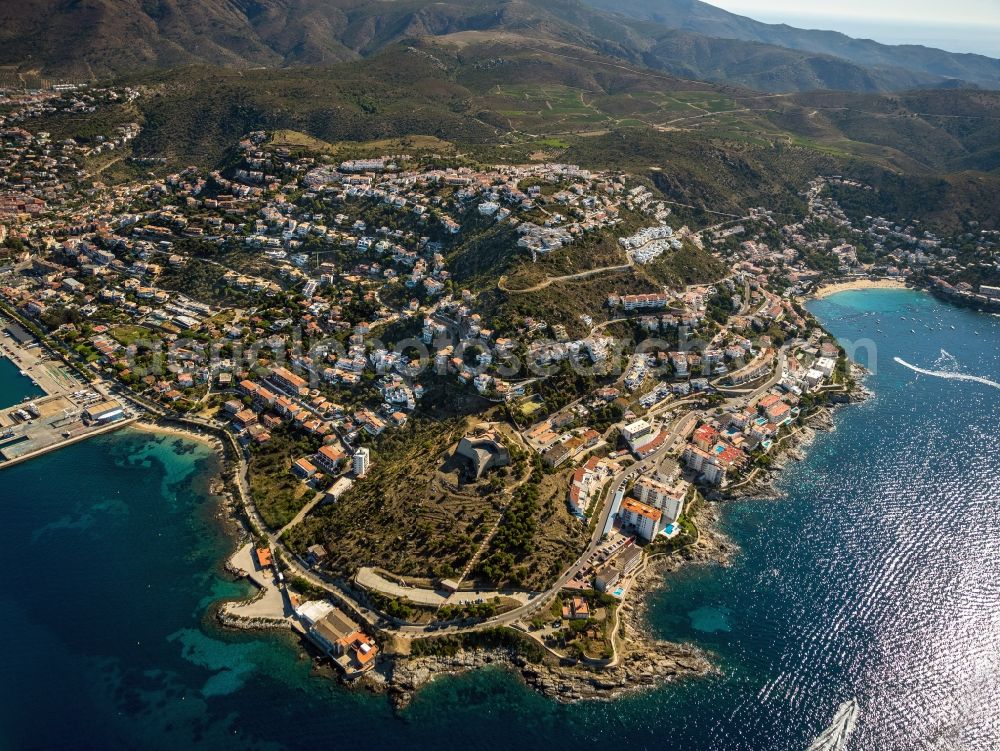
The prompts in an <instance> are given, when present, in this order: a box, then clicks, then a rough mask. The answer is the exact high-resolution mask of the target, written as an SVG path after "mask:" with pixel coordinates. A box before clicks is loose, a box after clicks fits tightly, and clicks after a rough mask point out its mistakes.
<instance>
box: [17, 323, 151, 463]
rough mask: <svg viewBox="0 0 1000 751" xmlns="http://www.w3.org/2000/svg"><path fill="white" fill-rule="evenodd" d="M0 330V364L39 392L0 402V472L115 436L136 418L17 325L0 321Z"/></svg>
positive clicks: (99, 387) (98, 385) (100, 387)
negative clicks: (2, 361) (15, 371)
mask: <svg viewBox="0 0 1000 751" xmlns="http://www.w3.org/2000/svg"><path fill="white" fill-rule="evenodd" d="M0 328H2V330H0V358H2V359H5V360H7V361H9V363H11V364H12V365H13V366H14V367H16V368H17V369H18V371H19V373H20V375H21V376H22V377H24V378H26V379H30V381H31V383H32V385H33V386H34V388H35V389H36V390H37V392H39V393H38V395H37V396H31V395H28V396H24V397H23V398H22V399H21V401H20V402H17V403H15V404H7V403H6V400H2V401H0V407H2V408H0V469H3V468H6V467H9V466H12V465H14V464H18V463H20V462H23V461H27V460H28V459H31V458H34V457H36V456H40V455H41V454H45V453H47V452H49V451H54V450H56V449H58V448H61V447H63V446H66V445H69V444H72V443H77V442H78V441H81V440H85V439H87V438H91V437H93V436H95V435H99V434H101V433H107V432H110V431H112V430H117V429H119V428H121V427H123V426H124V425H126V424H128V423H130V422H132V421H133V420H134V419H135V418H136V415H134V414H133V412H132V410H131V409H130V408H129V407H127V406H125V405H122V404H121V403H120V402H119V401H118V400H116V399H113V398H111V397H109V396H108V394H107V393H106V391H105V390H104V389H103V387H102V386H101V385H100V384H86V383H84V382H82V381H81V379H79V378H78V377H77V376H76V375H75V374H74V373H73V372H72V370H71V369H70V368H69V367H68V366H67V365H66V364H65V363H63V362H62V361H60V360H58V359H56V358H55V357H53V356H52V355H51V354H49V352H48V351H47V350H46V349H45V348H43V347H42V346H41V345H40V343H39V342H38V340H37V339H36V338H35V337H34V336H33V335H32V334H31V333H30V332H28V331H26V330H25V329H24V328H23V327H21V326H20V325H19V324H18V323H16V322H13V321H11V320H9V319H6V318H0Z"/></svg>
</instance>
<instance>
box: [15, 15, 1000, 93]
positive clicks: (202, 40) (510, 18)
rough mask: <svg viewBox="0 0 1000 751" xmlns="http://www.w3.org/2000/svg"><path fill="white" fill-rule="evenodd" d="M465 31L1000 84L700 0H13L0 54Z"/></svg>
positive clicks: (868, 87)
mask: <svg viewBox="0 0 1000 751" xmlns="http://www.w3.org/2000/svg"><path fill="white" fill-rule="evenodd" d="M468 31H477V32H481V33H486V34H497V35H503V36H504V37H505V38H506V39H508V40H512V39H520V40H522V41H523V42H524V43H525V44H538V43H539V42H540V41H542V42H544V41H546V40H548V41H553V40H554V41H559V42H562V43H567V44H572V45H575V46H578V47H580V48H582V49H586V50H588V51H594V52H599V53H601V54H603V55H607V56H612V57H617V58H620V59H622V60H625V61H627V62H629V63H632V64H636V65H644V66H647V67H650V68H655V69H659V70H663V71H666V72H668V73H671V74H674V75H677V76H680V77H684V78H691V79H698V80H708V81H715V82H724V83H729V84H734V85H738V86H742V87H745V88H750V89H755V90H760V91H766V92H789V91H808V90H815V89H838V90H848V91H862V92H864V91H867V92H879V91H897V90H905V89H915V88H949V87H967V86H979V87H984V88H993V89H1000V61H997V60H994V59H991V58H987V57H983V56H978V55H962V54H955V53H949V52H943V51H941V50H933V49H927V48H923V47H917V46H904V47H893V46H888V45H882V44H878V43H875V42H871V41H861V40H855V39H852V38H850V37H848V36H846V35H843V34H838V33H836V32H819V31H803V30H800V29H794V28H792V27H790V26H784V25H771V24H764V23H760V22H758V21H753V20H751V19H749V18H744V17H742V16H738V15H736V14H733V13H729V12H727V11H724V10H721V9H719V8H716V7H714V6H711V5H708V4H706V3H701V2H697V0H586V2H583V1H582V0H452V1H451V2H429V1H428V0H158V2H155V3H154V2H147V1H146V0H18V1H17V2H10V1H9V0H8V2H6V3H3V4H2V5H0V65H5V66H14V67H16V68H17V69H19V70H21V71H32V72H40V73H42V74H43V75H45V76H47V77H57V78H58V77H62V78H68V79H85V78H98V77H105V76H112V75H120V74H134V73H135V72H139V71H143V70H153V69H163V68H172V67H177V66H182V65H190V64H207V65H213V66H222V67H236V68H253V67H287V66H293V65H328V64H331V63H336V62H342V61H347V60H353V59H359V58H364V57H368V56H369V55H371V54H373V53H375V52H378V51H380V50H382V49H385V48H386V47H388V46H390V45H393V44H396V43H398V42H400V41H403V40H406V39H414V38H418V37H425V36H433V37H447V36H449V35H452V34H456V33H460V32H468Z"/></svg>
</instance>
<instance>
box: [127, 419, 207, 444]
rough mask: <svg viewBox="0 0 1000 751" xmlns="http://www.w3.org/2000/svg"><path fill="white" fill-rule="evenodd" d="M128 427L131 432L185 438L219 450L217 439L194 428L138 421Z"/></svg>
mask: <svg viewBox="0 0 1000 751" xmlns="http://www.w3.org/2000/svg"><path fill="white" fill-rule="evenodd" d="M129 427H131V428H132V429H133V430H141V431H143V432H146V433H159V434H161V435H173V436H177V437H179V438H186V439H188V440H190V441H198V442H200V443H205V444H208V445H209V446H211V447H212V448H215V449H218V448H219V445H220V444H219V439H218V438H217V437H216V436H213V435H212V434H210V433H200V432H198V431H196V430H195V429H194V428H180V427H177V426H174V425H161V424H159V423H152V422H145V421H142V420H139V421H137V422H134V423H132V424H131V425H130V426H129Z"/></svg>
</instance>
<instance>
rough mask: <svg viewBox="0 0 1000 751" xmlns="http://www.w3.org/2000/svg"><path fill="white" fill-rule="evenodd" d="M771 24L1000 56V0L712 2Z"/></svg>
mask: <svg viewBox="0 0 1000 751" xmlns="http://www.w3.org/2000/svg"><path fill="white" fill-rule="evenodd" d="M707 1H708V2H709V3H711V4H712V5H717V6H719V7H720V8H725V9H726V10H729V11H732V12H734V13H739V14H741V15H744V16H750V17H751V18H756V19H757V20H758V21H764V22H766V23H787V24H789V25H791V26H798V27H799V28H808V29H831V30H833V31H841V32H843V33H845V34H848V35H849V36H852V37H862V38H865V39H874V40H876V41H879V42H883V43H885V44H923V45H926V46H928V47H938V48H940V49H944V50H950V51H952V52H976V53H979V54H980V55H989V56H990V57H996V58H1000V0H946V1H944V2H942V0H833V1H832V2H828V1H827V0H707Z"/></svg>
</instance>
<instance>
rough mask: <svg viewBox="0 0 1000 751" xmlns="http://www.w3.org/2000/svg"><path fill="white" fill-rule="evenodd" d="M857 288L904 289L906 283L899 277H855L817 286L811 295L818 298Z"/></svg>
mask: <svg viewBox="0 0 1000 751" xmlns="http://www.w3.org/2000/svg"><path fill="white" fill-rule="evenodd" d="M858 289H906V284H905V283H904V282H903V281H902V280H901V279H855V280H853V281H850V282H837V283H835V284H824V285H822V286H821V287H817V288H816V291H815V292H813V293H812V295H811V297H814V298H816V299H817V300H819V299H822V298H824V297H829V296H830V295H835V294H837V293H838V292H850V291H852V290H858Z"/></svg>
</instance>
